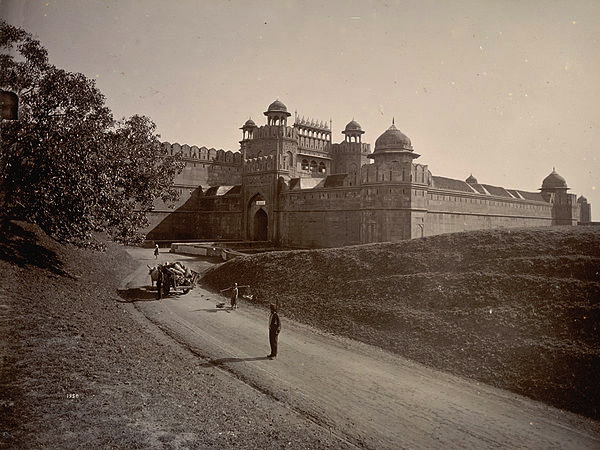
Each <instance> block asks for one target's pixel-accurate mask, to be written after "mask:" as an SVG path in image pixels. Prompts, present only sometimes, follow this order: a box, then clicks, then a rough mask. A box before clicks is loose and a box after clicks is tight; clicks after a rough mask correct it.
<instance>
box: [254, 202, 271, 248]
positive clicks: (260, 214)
mask: <svg viewBox="0 0 600 450" xmlns="http://www.w3.org/2000/svg"><path fill="white" fill-rule="evenodd" d="M253 228H254V230H253V231H254V233H253V236H252V240H253V241H266V240H267V239H268V235H269V218H268V217H267V213H266V212H265V210H264V209H262V208H261V209H259V210H258V211H256V214H254V227H253Z"/></svg>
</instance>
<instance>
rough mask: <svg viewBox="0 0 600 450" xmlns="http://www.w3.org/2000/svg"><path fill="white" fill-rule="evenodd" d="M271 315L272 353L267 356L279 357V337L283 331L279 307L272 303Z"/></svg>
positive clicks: (270, 336)
mask: <svg viewBox="0 0 600 450" xmlns="http://www.w3.org/2000/svg"><path fill="white" fill-rule="evenodd" d="M270 308H271V316H270V317H269V344H271V353H270V354H269V355H267V358H270V359H273V358H276V357H277V338H278V337H279V332H280V331H281V322H280V321H279V315H278V314H277V307H276V306H275V305H274V304H273V303H271V305H270Z"/></svg>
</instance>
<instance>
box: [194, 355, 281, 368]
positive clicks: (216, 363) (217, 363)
mask: <svg viewBox="0 0 600 450" xmlns="http://www.w3.org/2000/svg"><path fill="white" fill-rule="evenodd" d="M265 359H269V358H267V357H266V356H254V357H252V358H219V359H211V360H210V361H208V362H205V363H204V364H200V367H215V366H221V365H223V364H227V363H234V362H246V361H263V360H265Z"/></svg>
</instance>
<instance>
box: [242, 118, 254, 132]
mask: <svg viewBox="0 0 600 450" xmlns="http://www.w3.org/2000/svg"><path fill="white" fill-rule="evenodd" d="M245 128H256V124H255V123H254V120H252V119H248V120H246V123H245V124H244V126H243V127H242V128H240V130H243V129H245Z"/></svg>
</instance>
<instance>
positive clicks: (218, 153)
mask: <svg viewBox="0 0 600 450" xmlns="http://www.w3.org/2000/svg"><path fill="white" fill-rule="evenodd" d="M162 146H163V147H164V148H165V149H166V150H167V153H168V154H169V155H176V154H178V153H181V156H182V158H183V160H184V161H192V162H194V161H198V162H204V163H210V162H214V163H220V164H231V165H238V166H239V165H241V164H242V155H241V153H240V152H232V151H230V150H222V149H219V150H217V149H214V148H207V147H204V146H203V147H197V146H195V145H192V146H190V145H188V144H183V145H181V144H179V143H177V142H176V143H174V144H171V143H169V142H163V143H162Z"/></svg>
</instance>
